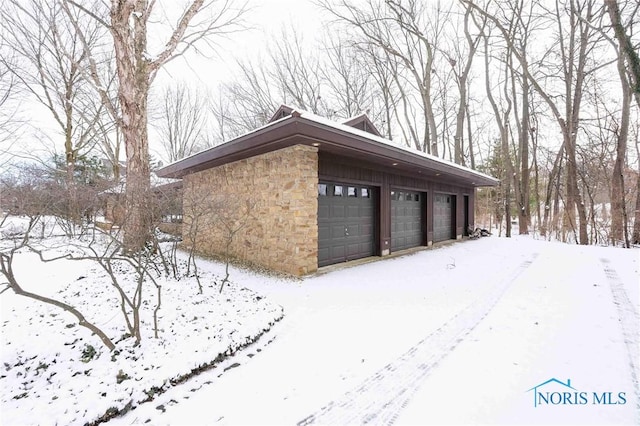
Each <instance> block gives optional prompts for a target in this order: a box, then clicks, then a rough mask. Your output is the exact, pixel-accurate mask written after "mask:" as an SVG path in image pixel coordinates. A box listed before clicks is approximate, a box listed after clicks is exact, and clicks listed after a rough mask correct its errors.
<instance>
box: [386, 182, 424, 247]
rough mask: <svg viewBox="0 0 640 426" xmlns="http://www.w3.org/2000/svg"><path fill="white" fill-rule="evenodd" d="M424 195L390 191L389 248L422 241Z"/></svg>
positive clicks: (408, 245)
mask: <svg viewBox="0 0 640 426" xmlns="http://www.w3.org/2000/svg"><path fill="white" fill-rule="evenodd" d="M423 204H424V195H423V194H422V193H419V192H409V191H397V190H393V191H391V250H403V249H408V248H411V247H418V246H421V245H423V244H424V242H423V237H422V235H423V221H424V219H423V218H424V216H425V215H424V214H423V212H424V210H423V207H422V206H423Z"/></svg>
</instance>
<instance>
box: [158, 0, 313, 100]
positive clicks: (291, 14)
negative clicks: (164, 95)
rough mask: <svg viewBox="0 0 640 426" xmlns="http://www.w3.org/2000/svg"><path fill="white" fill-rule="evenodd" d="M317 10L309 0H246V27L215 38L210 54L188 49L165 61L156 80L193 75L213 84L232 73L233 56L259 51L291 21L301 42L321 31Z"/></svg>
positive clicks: (245, 56)
mask: <svg viewBox="0 0 640 426" xmlns="http://www.w3.org/2000/svg"><path fill="white" fill-rule="evenodd" d="M319 13H320V11H319V9H318V8H317V7H316V6H315V5H314V4H313V3H312V0H250V11H249V13H248V14H247V15H246V21H247V25H248V27H250V28H249V29H248V30H246V31H240V32H236V33H234V34H231V35H229V36H228V37H227V38H219V39H218V40H217V43H218V45H219V50H218V52H217V53H216V54H214V55H212V56H209V57H207V56H203V55H198V54H197V53H195V52H190V53H189V54H188V55H186V56H185V58H184V59H179V60H176V61H174V62H173V63H169V64H167V66H166V67H165V69H164V70H163V72H162V73H161V74H159V75H158V80H159V81H158V83H159V84H160V85H164V84H167V82H170V81H171V80H172V79H183V80H191V79H193V80H194V82H198V81H199V82H202V83H203V84H206V85H207V86H208V87H215V86H216V85H217V83H218V82H220V81H223V80H226V79H229V78H230V77H231V76H232V74H233V71H234V63H235V61H236V60H237V59H240V58H249V57H253V56H256V55H259V54H260V52H261V51H264V50H265V49H266V46H267V43H268V41H269V40H271V39H273V38H274V37H279V36H280V34H281V31H282V28H290V26H291V25H293V26H294V27H295V28H296V30H297V31H298V32H299V33H300V34H301V35H302V37H303V38H304V40H305V42H313V40H314V39H315V37H316V35H317V34H318V33H320V32H321V31H322V19H321V17H320V15H319Z"/></svg>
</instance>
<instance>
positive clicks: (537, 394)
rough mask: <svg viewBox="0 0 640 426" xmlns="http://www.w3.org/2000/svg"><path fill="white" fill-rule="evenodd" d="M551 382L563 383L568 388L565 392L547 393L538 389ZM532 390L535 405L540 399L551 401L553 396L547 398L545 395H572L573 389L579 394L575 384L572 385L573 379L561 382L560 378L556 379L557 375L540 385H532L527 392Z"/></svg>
mask: <svg viewBox="0 0 640 426" xmlns="http://www.w3.org/2000/svg"><path fill="white" fill-rule="evenodd" d="M551 383H557V384H559V385H561V386H562V387H564V388H566V389H564V390H565V392H551V393H549V392H546V393H542V392H540V391H538V389H539V388H542V387H544V386H546V385H549V384H551ZM531 391H533V406H534V407H537V406H538V402H539V401H541V402H544V403H549V401H550V399H551V397H549V398H545V396H551V395H554V394H558V395H561V396H563V397H564V396H565V395H566V394H569V395H571V394H572V392H571V391H574V392H575V393H576V394H578V392H577V390H576V389H575V388H574V387H573V386H571V379H567V383H564V382H561V381H560V380H558V379H556V378H555V377H554V378H551V379H549V380H547V381H546V382H543V383H540V384H539V385H536V386H534V387H532V388H531V389H529V390H527V392H531ZM552 403H553V402H552Z"/></svg>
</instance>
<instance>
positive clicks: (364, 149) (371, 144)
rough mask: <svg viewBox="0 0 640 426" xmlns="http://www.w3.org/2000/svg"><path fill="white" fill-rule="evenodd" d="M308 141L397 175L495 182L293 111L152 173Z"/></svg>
mask: <svg viewBox="0 0 640 426" xmlns="http://www.w3.org/2000/svg"><path fill="white" fill-rule="evenodd" d="M299 144H301V145H309V146H313V147H316V148H317V149H318V151H319V152H321V153H322V152H326V153H331V154H336V155H340V156H344V157H348V158H355V159H359V160H363V161H366V162H367V163H371V164H373V165H378V166H380V167H381V168H384V169H390V170H393V171H396V172H397V173H399V174H406V175H410V176H416V177H422V178H425V179H431V180H435V181H443V182H451V183H456V184H458V185H464V186H473V187H480V186H495V185H497V184H498V183H499V181H498V179H495V178H493V177H491V176H488V175H486V174H484V173H480V172H477V171H475V170H472V169H469V168H466V167H463V166H459V165H457V164H454V163H451V162H448V161H445V160H442V159H440V158H437V157H434V156H431V155H428V154H424V153H421V152H418V151H415V150H410V149H407V148H404V147H400V146H397V145H393V142H391V141H389V140H386V139H383V138H380V137H376V136H374V135H371V134H369V133H367V132H364V131H361V130H358V129H353V128H351V127H349V126H346V125H344V124H339V123H334V122H330V121H328V120H326V119H323V118H321V117H318V116H315V115H312V114H308V113H303V114H300V113H299V112H297V111H293V113H292V115H290V116H288V117H285V118H282V119H280V120H277V121H275V122H273V123H269V124H267V125H266V126H263V127H261V128H259V129H256V130H254V131H253V132H249V133H247V134H244V135H242V136H239V137H238V138H236V139H233V140H231V141H229V142H226V143H224V144H221V145H218V146H215V147H213V148H210V149H207V150H205V151H202V152H199V153H197V154H195V155H192V156H190V157H187V158H185V159H182V160H180V161H177V162H175V163H172V164H169V165H167V166H166V167H163V168H162V169H160V170H158V171H157V172H156V173H157V174H158V176H161V177H171V178H182V177H184V176H186V175H188V174H191V173H196V172H199V171H202V170H206V169H209V168H212V167H217V166H221V165H223V164H227V163H231V162H234V161H238V160H242V159H245V158H249V157H253V156H256V155H260V154H264V153H266V152H270V151H275V150H278V149H281V148H286V147H289V146H293V145H299Z"/></svg>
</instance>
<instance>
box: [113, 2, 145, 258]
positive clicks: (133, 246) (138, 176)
mask: <svg viewBox="0 0 640 426" xmlns="http://www.w3.org/2000/svg"><path fill="white" fill-rule="evenodd" d="M146 9H147V5H146V1H144V0H142V1H141V0H138V1H135V4H133V5H132V4H131V2H129V3H125V4H122V3H120V2H118V1H116V0H112V8H111V28H110V29H111V33H112V36H113V41H114V47H115V54H116V64H117V71H118V81H119V84H120V86H119V89H118V99H119V101H120V108H121V111H122V118H121V120H120V121H121V130H122V136H123V138H124V143H125V152H126V157H127V184H126V190H125V205H126V212H127V213H126V217H125V221H124V223H123V231H124V241H123V244H124V249H125V251H126V252H129V253H134V252H137V251H139V250H141V249H142V248H143V247H144V245H145V244H146V242H147V241H149V239H150V233H151V209H150V208H149V201H150V198H149V195H150V175H149V173H150V167H149V145H148V143H149V142H148V137H147V97H148V93H149V84H150V69H149V61H148V59H147V58H145V55H146V48H147V28H146V18H145V16H144V15H145V14H146V13H147V10H146ZM131 20H133V22H134V25H133V27H132V26H131V25H130V21H131Z"/></svg>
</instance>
